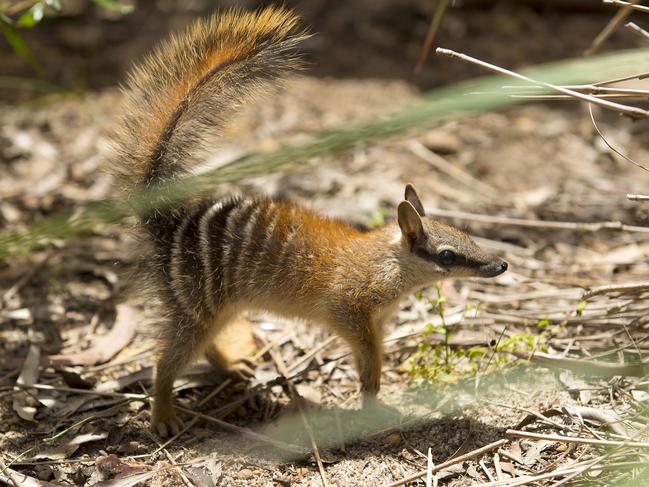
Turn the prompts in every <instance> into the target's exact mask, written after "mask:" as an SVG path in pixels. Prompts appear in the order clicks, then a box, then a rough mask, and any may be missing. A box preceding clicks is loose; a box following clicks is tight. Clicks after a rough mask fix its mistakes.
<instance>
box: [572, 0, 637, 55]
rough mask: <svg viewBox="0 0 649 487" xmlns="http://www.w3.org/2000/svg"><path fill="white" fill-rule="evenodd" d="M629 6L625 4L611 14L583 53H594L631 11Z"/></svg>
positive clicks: (635, 1)
mask: <svg viewBox="0 0 649 487" xmlns="http://www.w3.org/2000/svg"><path fill="white" fill-rule="evenodd" d="M637 2H638V0H632V1H631V2H630V3H631V4H635V3H637ZM631 11H632V10H631V8H630V6H626V7H624V8H622V9H620V10H618V11H617V12H616V14H615V15H614V16H613V18H612V19H611V20H610V21H609V22H608V24H606V27H604V29H602V31H601V32H600V33H599V34H598V35H597V37H595V39H594V40H593V43H592V44H591V45H590V47H589V48H588V49H586V51H585V52H584V55H586V56H588V55H590V54H594V53H595V52H596V51H597V50H598V49H599V48H600V47H601V45H602V44H604V42H606V39H608V38H609V37H610V36H611V34H612V33H613V32H615V29H617V28H618V27H619V25H620V24H621V23H622V22H623V21H624V19H626V18H627V17H628V16H629V14H630V13H631Z"/></svg>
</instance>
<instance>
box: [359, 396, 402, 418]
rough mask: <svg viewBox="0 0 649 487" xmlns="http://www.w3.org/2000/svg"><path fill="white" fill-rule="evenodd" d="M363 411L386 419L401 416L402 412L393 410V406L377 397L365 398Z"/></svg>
mask: <svg viewBox="0 0 649 487" xmlns="http://www.w3.org/2000/svg"><path fill="white" fill-rule="evenodd" d="M363 411H364V412H367V413H370V414H375V415H380V416H386V417H400V416H401V412H400V411H399V410H398V409H396V408H393V407H392V406H388V405H387V404H385V403H383V402H382V401H380V400H379V399H378V398H377V397H376V396H369V395H368V396H364V397H363Z"/></svg>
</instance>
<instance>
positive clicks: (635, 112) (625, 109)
mask: <svg viewBox="0 0 649 487" xmlns="http://www.w3.org/2000/svg"><path fill="white" fill-rule="evenodd" d="M436 52H437V54H440V55H443V56H449V57H453V58H458V59H461V60H463V61H467V62H470V63H473V64H477V65H478V66H482V67H483V68H485V69H488V70H489V71H493V72H495V73H500V74H506V75H508V76H512V77H514V78H518V79H521V80H523V81H527V82H529V83H533V84H537V85H541V86H543V87H545V88H548V89H550V90H553V91H558V92H559V93H563V94H564V95H570V96H572V97H573V98H577V99H579V100H583V101H589V102H591V103H593V104H595V105H599V106H601V107H604V108H608V109H611V110H615V111H617V112H620V113H623V114H625V115H628V116H630V117H632V118H647V117H649V111H647V110H643V109H641V108H638V107H632V106H628V105H622V104H620V103H615V102H612V101H609V100H604V99H601V98H596V97H593V96H590V95H586V94H584V93H580V92H578V91H573V90H570V89H567V88H563V87H561V86H557V85H553V84H551V83H546V82H544V81H538V80H534V79H532V78H528V77H527V76H524V75H522V74H520V73H516V72H514V71H510V70H508V69H505V68H501V67H500V66H496V65H494V64H490V63H487V62H485V61H481V60H479V59H476V58H474V57H471V56H467V55H466V54H462V53H459V52H456V51H452V50H450V49H444V48H441V47H438V48H437V49H436Z"/></svg>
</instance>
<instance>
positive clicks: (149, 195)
mask: <svg viewBox="0 0 649 487" xmlns="http://www.w3.org/2000/svg"><path fill="white" fill-rule="evenodd" d="M648 71H649V49H634V50H629V51H621V52H617V53H613V54H608V55H603V56H598V57H592V58H588V59H577V60H567V61H562V62H559V63H552V64H545V65H539V66H536V67H531V68H529V69H525V70H522V71H521V73H523V74H525V75H526V76H528V77H530V78H533V79H535V80H542V81H545V82H548V83H553V84H576V83H580V84H581V83H595V82H601V81H605V80H609V79H612V78H620V77H625V76H631V75H634V74H642V73H645V72H648ZM505 84H511V79H510V78H507V77H503V76H489V77H482V78H478V79H475V80H470V81H464V82H461V83H457V84H455V85H452V86H449V87H444V88H441V89H437V90H434V91H431V92H429V93H428V94H427V95H425V96H423V97H421V98H420V99H419V100H418V101H417V102H415V103H412V104H409V105H408V106H406V107H404V108H402V109H401V110H399V111H397V112H396V113H394V114H392V115H390V116H387V117H385V118H383V119H380V120H372V121H368V122H365V123H355V124H348V125H346V126H343V127H340V128H339V129H337V130H330V131H325V132H320V133H317V134H314V135H313V137H312V139H311V141H309V142H308V143H304V144H299V145H287V146H284V147H282V148H280V149H279V150H277V151H274V152H270V153H252V154H248V155H246V156H243V157H241V158H239V159H237V160H235V161H233V162H231V163H229V164H227V165H225V166H222V167H220V168H218V169H215V170H213V171H210V172H208V173H205V174H201V175H196V176H191V177H188V178H186V179H184V180H182V181H179V182H175V183H173V184H170V185H167V186H164V187H157V188H155V189H150V190H146V191H139V192H137V193H136V194H134V195H130V196H129V198H128V201H123V200H117V199H115V200H106V201H104V202H101V203H97V204H92V205H89V206H87V207H84V208H82V209H78V208H77V209H76V210H75V211H74V212H73V211H72V210H70V211H69V212H64V213H61V214H58V215H54V216H51V217H47V218H45V219H43V220H42V221H40V222H38V223H36V224H34V225H32V226H31V227H29V228H28V229H27V230H25V231H13V232H4V233H1V234H0V259H6V258H8V257H10V256H13V255H20V254H23V255H24V254H27V253H29V252H30V251H32V250H35V249H38V248H43V247H45V246H47V245H48V244H49V243H50V242H51V241H52V240H55V239H66V238H70V237H73V236H82V235H87V234H90V233H92V231H93V229H94V228H95V227H96V225H99V224H110V223H116V222H119V221H120V220H122V219H124V218H125V217H127V216H129V215H132V214H146V213H148V212H151V211H152V210H154V209H156V208H162V207H165V206H168V205H177V204H178V203H179V202H181V201H183V200H184V199H186V198H188V197H189V196H192V197H195V196H197V195H199V194H202V193H206V192H209V190H210V189H212V188H214V187H215V186H216V185H218V184H219V183H223V182H234V181H239V180H242V179H244V178H248V177H251V176H259V175H263V174H266V173H269V172H271V171H276V170H278V169H280V168H282V169H286V168H289V167H291V166H293V165H297V164H302V163H305V162H307V161H309V160H311V159H313V158H315V157H325V156H332V155H335V154H339V153H341V152H344V151H347V150H350V149H352V148H354V147H357V146H359V145H361V144H371V143H376V142H378V141H383V140H385V139H386V138H393V137H396V136H398V135H403V134H406V133H410V132H411V131H413V130H417V129H423V128H428V127H430V126H431V125H432V124H434V123H437V122H440V121H443V120H449V119H452V118H459V117H464V116H467V115H470V114H474V113H478V112H484V111H488V110H494V109H499V108H504V107H507V106H510V105H513V104H520V103H524V102H525V100H521V99H520V98H518V99H517V98H513V97H511V96H509V95H508V94H507V93H504V92H502V91H501V87H502V86H503V85H505ZM473 92H488V93H489V94H488V95H470V93H473ZM538 93H539V94H542V93H543V91H539V92H538Z"/></svg>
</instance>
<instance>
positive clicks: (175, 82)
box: [115, 8, 305, 190]
mask: <svg viewBox="0 0 649 487" xmlns="http://www.w3.org/2000/svg"><path fill="white" fill-rule="evenodd" d="M297 24H298V18H297V17H296V16H295V15H294V14H293V13H291V12H290V11H288V10H285V9H282V8H266V9H264V10H262V11H259V12H254V13H253V12H250V13H245V12H239V11H235V10H231V11H226V12H220V13H216V14H214V15H212V16H211V17H209V18H207V19H201V20H198V21H196V22H195V23H194V24H193V25H192V26H191V27H190V28H189V29H187V30H186V31H185V32H184V33H181V34H179V35H174V36H172V37H171V38H170V39H168V40H166V41H165V42H164V43H162V44H161V45H160V46H159V47H158V48H157V49H156V50H155V51H154V52H153V53H152V54H151V55H149V56H148V57H147V58H146V59H144V61H143V62H141V63H140V64H139V65H136V66H135V67H134V68H133V70H132V71H131V73H130V75H129V77H128V81H127V83H126V86H125V89H124V91H125V95H126V106H127V113H126V115H125V117H124V121H123V123H122V124H121V127H120V132H119V134H118V137H117V138H116V144H115V145H116V149H117V157H118V159H117V164H116V172H117V173H118V176H120V179H121V182H122V186H123V187H124V188H125V189H127V190H132V189H133V188H134V187H135V186H142V187H150V186H153V185H157V184H159V183H161V182H165V181H168V180H172V179H174V178H176V177H178V176H180V175H182V174H183V173H186V172H187V171H188V170H189V169H190V167H191V166H192V165H194V164H196V162H197V161H198V160H199V158H198V157H197V156H198V155H199V154H200V151H201V149H203V148H205V147H206V146H208V144H209V142H210V141H211V139H212V138H214V137H215V136H218V133H219V132H220V128H221V127H222V126H223V125H224V123H225V122H226V121H227V120H228V118H229V117H230V116H231V115H232V111H233V109H235V108H236V107H238V106H239V105H240V104H241V103H242V102H243V101H245V100H246V99H247V98H249V97H250V96H251V95H255V94H257V93H259V92H261V91H262V90H263V88H264V86H266V85H268V84H269V82H272V81H274V80H277V79H279V78H281V77H282V76H283V75H284V74H285V73H286V72H287V71H290V70H293V69H295V68H296V67H298V65H299V60H298V58H297V44H298V42H299V41H300V40H302V39H303V38H304V37H305V33H304V31H299V30H298V29H297Z"/></svg>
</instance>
